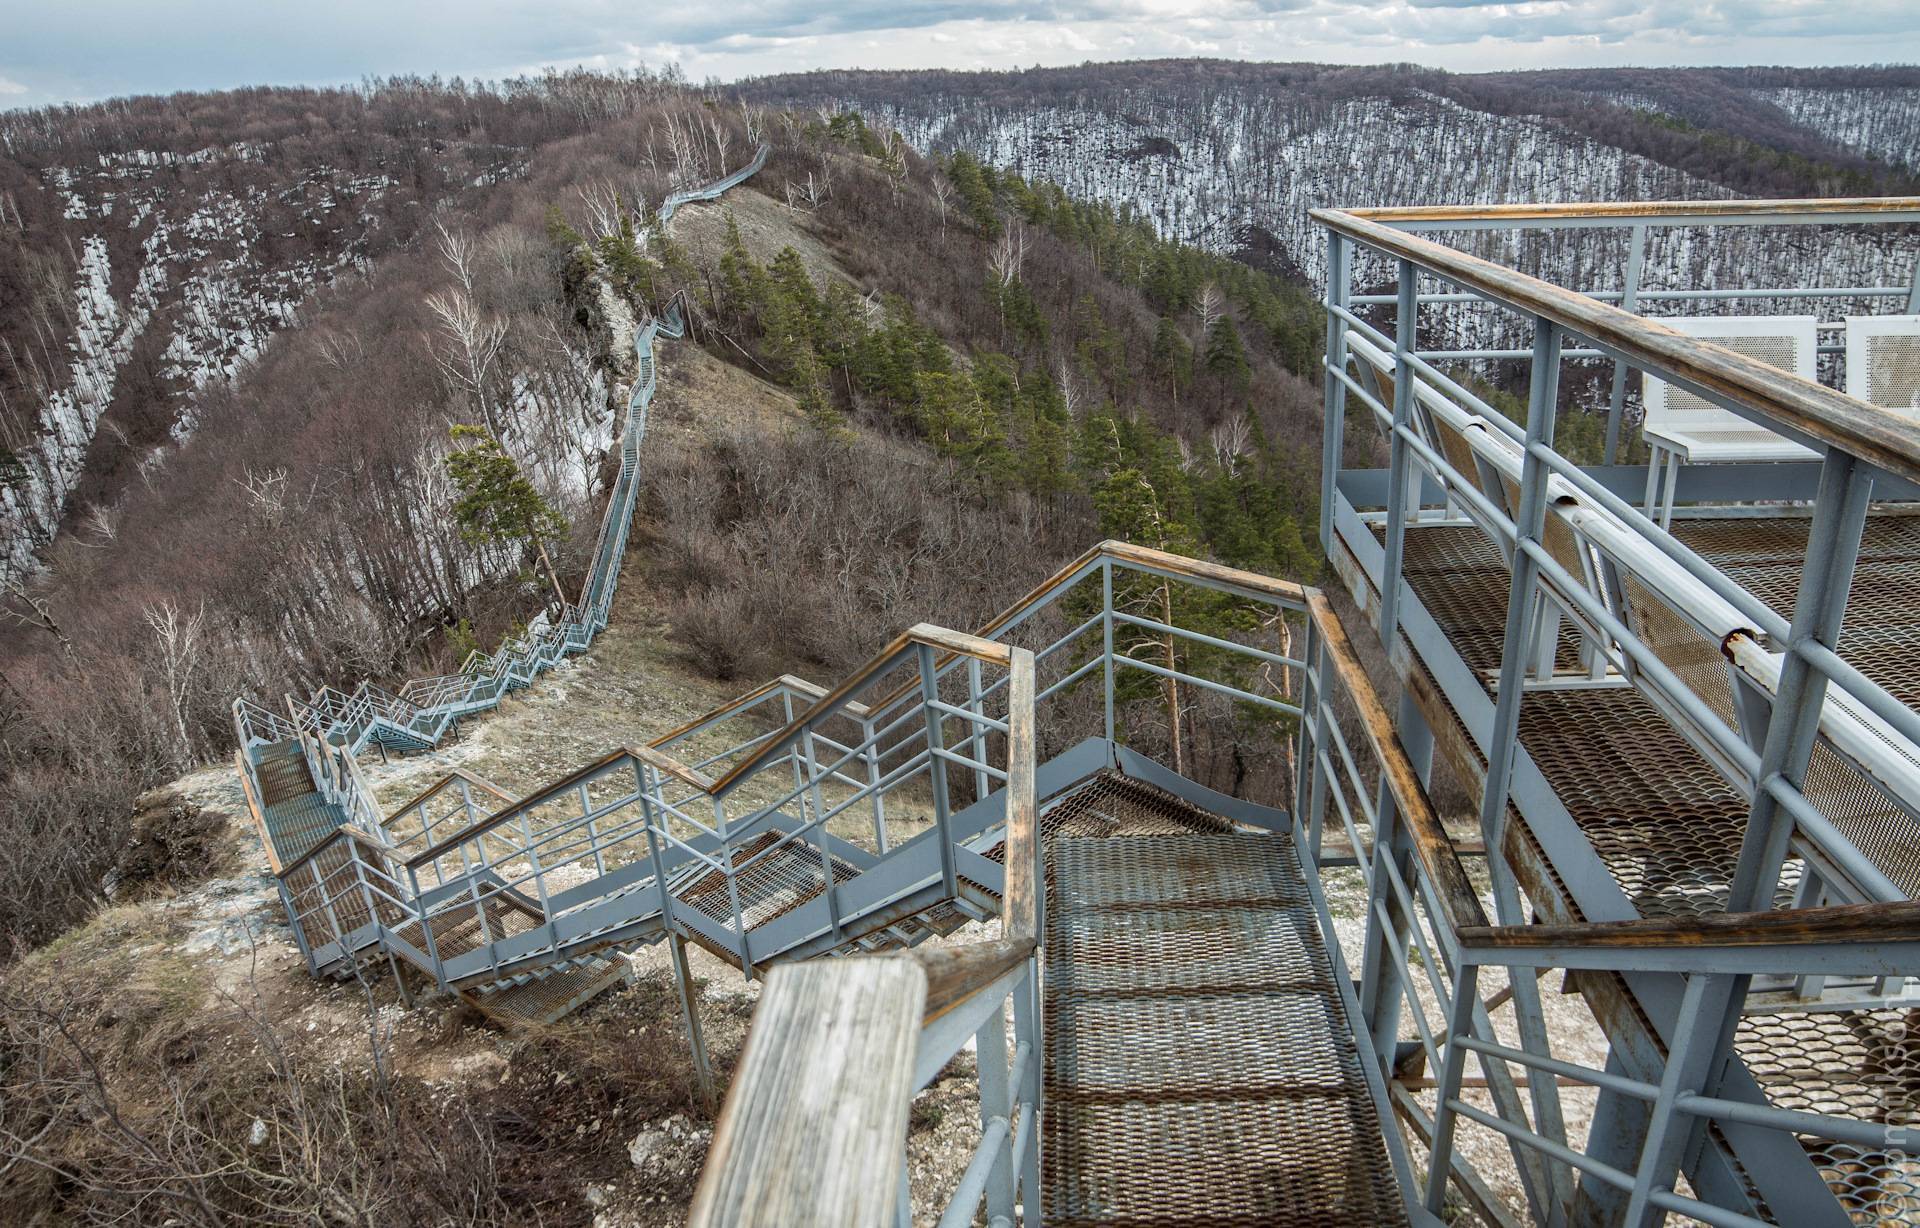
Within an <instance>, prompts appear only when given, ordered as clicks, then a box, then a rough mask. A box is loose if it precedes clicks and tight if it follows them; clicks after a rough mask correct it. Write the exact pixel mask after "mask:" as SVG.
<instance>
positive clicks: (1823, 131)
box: [1756, 88, 1920, 170]
mask: <svg viewBox="0 0 1920 1228" xmlns="http://www.w3.org/2000/svg"><path fill="white" fill-rule="evenodd" d="M1756 92H1757V93H1759V94H1760V96H1761V97H1763V98H1765V99H1766V100H1767V101H1768V102H1771V103H1773V104H1774V105H1775V106H1777V107H1779V108H1780V109H1781V110H1783V111H1785V112H1786V113H1787V114H1788V115H1791V116H1792V117H1793V119H1794V122H1796V123H1800V124H1805V125H1806V126H1807V127H1809V128H1812V129H1813V130H1814V131H1816V132H1818V133H1819V134H1820V135H1822V136H1824V137H1827V138H1829V139H1831V140H1834V141H1838V142H1839V143H1840V144H1842V145H1846V146H1848V147H1849V148H1852V149H1857V150H1859V151H1860V152H1861V153H1863V154H1868V155H1870V156H1872V157H1875V158H1878V159H1880V160H1881V161H1883V162H1897V163H1901V164H1903V165H1905V166H1907V167H1910V168H1913V169H1916V170H1920V90H1916V89H1900V88H1887V89H1875V88H1859V89H1830V90H1822V89H1777V90H1762V91H1756Z"/></svg>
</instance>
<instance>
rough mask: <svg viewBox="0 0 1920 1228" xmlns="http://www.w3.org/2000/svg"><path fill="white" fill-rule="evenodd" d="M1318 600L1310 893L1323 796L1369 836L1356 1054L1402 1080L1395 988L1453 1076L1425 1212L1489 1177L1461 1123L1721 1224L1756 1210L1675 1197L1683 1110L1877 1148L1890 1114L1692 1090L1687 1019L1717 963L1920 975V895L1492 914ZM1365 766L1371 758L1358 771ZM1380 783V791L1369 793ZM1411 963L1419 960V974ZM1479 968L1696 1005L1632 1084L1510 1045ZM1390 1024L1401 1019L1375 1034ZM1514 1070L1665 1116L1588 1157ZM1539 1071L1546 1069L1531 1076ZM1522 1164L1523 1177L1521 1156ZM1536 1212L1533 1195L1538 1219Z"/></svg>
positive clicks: (1305, 789) (1306, 809) (1645, 1210)
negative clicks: (1498, 1027)
mask: <svg viewBox="0 0 1920 1228" xmlns="http://www.w3.org/2000/svg"><path fill="white" fill-rule="evenodd" d="M1309 608H1310V611H1311V615H1312V617H1311V624H1310V644H1309V648H1308V655H1309V660H1310V666H1309V672H1308V688H1309V690H1308V693H1309V695H1310V696H1311V700H1310V703H1309V708H1310V711H1309V716H1308V719H1307V720H1305V721H1303V722H1302V726H1301V735H1300V736H1301V744H1302V749H1301V761H1302V762H1303V763H1308V764H1311V765H1312V768H1311V775H1310V776H1308V777H1306V778H1304V779H1302V780H1301V781H1300V784H1299V788H1300V795H1299V803H1298V804H1299V807H1300V808H1299V810H1297V811H1296V813H1297V814H1298V815H1299V816H1300V817H1299V818H1298V819H1297V820H1296V821H1297V822H1300V823H1302V824H1304V825H1305V832H1306V838H1305V839H1304V841H1303V849H1304V850H1305V851H1306V853H1307V854H1308V855H1307V857H1306V858H1305V861H1306V864H1307V865H1308V866H1309V868H1310V871H1311V873H1310V877H1311V878H1312V879H1313V880H1314V882H1315V884H1316V886H1315V890H1316V892H1318V891H1319V888H1318V886H1317V883H1318V880H1319V877H1320V875H1321V874H1322V871H1321V869H1320V867H1319V858H1320V848H1321V835H1320V833H1321V829H1322V824H1323V822H1324V812H1325V810H1326V808H1327V804H1328V802H1329V800H1331V801H1333V802H1335V803H1336V807H1337V809H1338V811H1339V817H1340V821H1341V822H1342V823H1343V824H1344V825H1345V829H1346V834H1347V838H1348V840H1349V842H1350V846H1351V847H1352V848H1354V849H1356V850H1360V849H1362V848H1365V847H1368V846H1370V855H1365V856H1362V857H1361V858H1360V860H1359V864H1358V872H1359V874H1360V877H1361V881H1362V883H1363V884H1364V886H1365V887H1366V894H1367V915H1368V921H1369V926H1368V935H1367V945H1366V954H1365V958H1364V960H1363V963H1362V966H1361V968H1360V970H1359V977H1358V981H1359V984H1360V985H1361V987H1362V989H1361V994H1362V997H1361V1002H1362V1012H1361V1015H1360V1016H1359V1017H1357V1018H1356V1023H1357V1024H1358V1026H1359V1027H1360V1029H1361V1030H1362V1031H1363V1033H1367V1034H1366V1035H1363V1037H1362V1051H1363V1052H1365V1053H1372V1054H1374V1055H1376V1060H1378V1061H1379V1062H1380V1063H1381V1067H1380V1074H1381V1076H1382V1077H1383V1078H1385V1079H1389V1080H1390V1079H1392V1078H1394V1077H1395V1074H1396V1066H1395V1063H1394V1055H1395V1048H1396V1042H1397V1038H1398V1027H1397V1022H1396V1021H1397V1020H1398V1018H1399V1014H1398V1012H1397V1011H1393V1010H1385V1009H1383V1008H1382V1003H1383V1001H1385V999H1386V998H1387V997H1389V996H1392V997H1393V998H1395V999H1396V1000H1397V1001H1398V1002H1399V1003H1400V1004H1401V1005H1402V1006H1404V1007H1405V1008H1406V1010H1407V1013H1408V1014H1409V1015H1410V1017H1411V1020H1412V1023H1413V1026H1414V1031H1415V1035H1416V1038H1417V1039H1416V1043H1417V1046H1418V1051H1419V1052H1420V1053H1421V1054H1422V1055H1423V1056H1424V1057H1425V1060H1426V1065H1427V1067H1428V1068H1429V1069H1432V1070H1437V1071H1440V1072H1441V1074H1440V1081H1439V1104H1440V1108H1439V1109H1438V1111H1437V1112H1436V1113H1435V1114H1434V1117H1433V1120H1432V1122H1431V1123H1430V1124H1428V1125H1427V1127H1426V1132H1427V1133H1428V1134H1429V1137H1430V1139H1431V1146H1430V1156H1429V1166H1428V1170H1427V1171H1428V1177H1427V1185H1426V1189H1425V1193H1424V1201H1425V1204H1426V1207H1427V1209H1428V1210H1430V1211H1432V1212H1433V1213H1435V1214H1438V1213H1439V1211H1440V1209H1441V1206H1442V1203H1443V1202H1444V1197H1445V1187H1446V1183H1447V1181H1448V1180H1449V1179H1450V1178H1451V1179H1453V1180H1456V1181H1458V1182H1459V1185H1460V1190H1461V1192H1462V1194H1464V1195H1465V1196H1467V1197H1468V1198H1469V1199H1472V1198H1474V1197H1475V1196H1476V1195H1475V1193H1474V1188H1473V1187H1474V1184H1475V1182H1476V1181H1477V1175H1474V1174H1472V1173H1471V1170H1470V1166H1465V1164H1464V1161H1463V1160H1462V1158H1461V1157H1460V1156H1458V1155H1457V1154H1455V1152H1454V1148H1453V1132H1454V1130H1455V1128H1456V1122H1457V1121H1458V1119H1459V1118H1461V1117H1465V1118H1467V1119H1468V1120H1471V1121H1474V1122H1476V1123H1478V1124H1480V1125H1483V1126H1486V1127H1487V1128H1489V1129H1492V1130H1494V1131H1496V1132H1497V1133H1500V1134H1502V1135H1504V1136H1506V1137H1507V1138H1508V1139H1509V1140H1510V1142H1511V1143H1512V1144H1513V1145H1514V1146H1515V1147H1516V1148H1517V1149H1519V1152H1520V1154H1521V1155H1522V1156H1525V1157H1533V1158H1538V1159H1543V1160H1551V1161H1553V1162H1556V1163H1559V1164H1563V1165H1566V1166H1568V1167H1570V1168H1572V1169H1574V1170H1577V1171H1580V1172H1583V1173H1587V1174H1591V1175H1593V1176H1594V1177H1596V1178H1597V1179H1599V1180H1601V1181H1603V1182H1605V1183H1608V1184H1610V1185H1612V1186H1615V1187H1617V1188H1619V1189H1621V1190H1622V1191H1623V1192H1625V1193H1627V1194H1628V1195H1629V1213H1628V1216H1627V1220H1626V1222H1628V1223H1631V1224H1640V1223H1642V1222H1643V1221H1644V1219H1645V1217H1646V1216H1648V1215H1650V1214H1652V1213H1653V1211H1655V1210H1658V1211H1671V1212H1675V1213H1679V1214H1684V1215H1690V1216H1693V1217H1695V1218H1697V1219H1700V1220H1702V1221H1704V1222H1708V1223H1715V1224H1721V1223H1725V1224H1752V1223H1759V1222H1762V1221H1760V1220H1757V1219H1755V1218H1753V1217H1751V1216H1747V1215H1745V1214H1744V1213H1740V1212H1734V1211H1729V1210H1728V1209H1727V1208H1725V1207H1721V1206H1717V1205H1714V1204H1711V1203H1708V1202H1704V1201H1702V1200H1700V1199H1697V1198H1689V1197H1683V1196H1681V1195H1678V1194H1676V1193H1674V1192H1673V1190H1672V1185H1673V1182H1674V1179H1675V1175H1676V1174H1677V1172H1678V1164H1679V1154H1680V1153H1679V1150H1678V1149H1677V1147H1676V1145H1675V1140H1676V1139H1680V1140H1684V1138H1685V1137H1686V1135H1687V1133H1688V1131H1689V1129H1690V1128H1692V1127H1690V1125H1689V1121H1698V1122H1704V1121H1709V1120H1711V1121H1714V1122H1738V1123H1741V1124H1744V1125H1746V1126H1751V1127H1756V1128H1759V1129H1765V1130H1775V1131H1782V1132H1787V1133H1789V1134H1792V1135H1794V1136H1810V1137H1817V1138H1823V1139H1828V1140H1832V1141H1837V1142H1858V1141H1859V1140H1861V1139H1869V1138H1870V1139H1872V1140H1874V1143H1875V1145H1886V1144H1885V1140H1886V1138H1887V1135H1886V1131H1887V1129H1888V1128H1889V1127H1888V1125H1887V1124H1886V1123H1884V1122H1878V1121H1870V1120H1864V1119H1861V1118H1855V1117H1848V1116H1844V1115H1840V1114H1811V1113H1799V1112H1787V1111H1784V1110H1777V1109H1771V1108H1768V1107H1766V1106H1764V1105H1756V1104H1750V1103H1746V1102H1734V1101H1729V1100H1726V1099H1724V1098H1718V1097H1715V1096H1712V1095H1707V1094H1703V1093H1701V1092H1700V1090H1699V1086H1698V1084H1696V1085H1695V1086H1691V1087H1690V1086H1689V1085H1688V1082H1687V1080H1688V1079H1689V1078H1695V1079H1697V1078H1698V1075H1697V1073H1692V1072H1694V1067H1693V1066H1692V1065H1690V1064H1689V1055H1688V1053H1687V1051H1686V1049H1685V1044H1686V1038H1688V1037H1691V1036H1693V1035H1694V1030H1693V1028H1692V1027H1690V1026H1689V1025H1691V1024H1693V1023H1696V1022H1698V1016H1699V1014H1700V1012H1702V1011H1704V1010H1705V1009H1706V1008H1707V1007H1706V1003H1705V1000H1704V997H1703V994H1704V988H1703V987H1704V986H1705V985H1706V984H1707V983H1708V981H1709V980H1710V978H1712V977H1714V976H1716V975H1725V974H1748V975H1750V974H1756V973H1769V974H1789V975H1836V974H1841V973H1849V974H1858V975H1865V976H1874V977H1881V976H1908V975H1914V974H1920V903H1915V902H1902V903H1898V904H1884V905H1864V906H1840V907H1822V908H1799V909H1790V910H1775V911H1766V912H1756V913H1745V914H1727V915H1720V916H1711V917H1706V918H1699V919H1689V920H1684V921H1681V920H1671V919H1666V918H1656V919H1643V920H1633V921H1618V922H1597V923H1584V924H1568V925H1543V924H1529V925H1494V924H1489V923H1488V922H1487V919H1486V915H1485V910H1484V907H1483V905H1482V904H1481V902H1480V899H1479V896H1478V892H1477V891H1476V890H1475V889H1474V887H1473V886H1472V884H1471V880H1470V879H1469V877H1468V876H1467V874H1466V872H1465V870H1464V867H1463V866H1462V865H1461V863H1460V860H1459V857H1458V854H1457V850H1456V847H1455V842H1454V840H1453V839H1452V838H1451V837H1450V836H1449V835H1448V833H1447V831H1446V829H1445V827H1444V825H1443V824H1442V823H1441V821H1440V819H1439V817H1438V814H1437V812H1436V811H1435V809H1434V807H1433V805H1432V802H1431V800H1430V798H1429V797H1428V795H1427V792H1426V787H1425V785H1424V783H1423V781H1422V779H1421V773H1420V771H1419V770H1418V769H1417V768H1416V767H1415V765H1414V762H1413V760H1412V758H1411V757H1410V756H1409V754H1408V753H1407V751H1406V749H1405V747H1404V745H1403V744H1402V742H1401V740H1400V737H1399V735H1398V733H1397V732H1396V731H1395V728H1394V724H1393V721H1392V719H1391V718H1390V717H1389V715H1388V714H1387V712H1386V710H1385V708H1384V707H1383V706H1382V705H1381V704H1380V702H1379V699H1378V697H1377V696H1376V695H1375V694H1374V691H1373V688H1372V684H1371V683H1370V681H1369V680H1368V678H1367V676H1366V674H1365V672H1364V670H1363V669H1362V667H1361V666H1360V664H1359V662H1358V660H1357V658H1356V657H1355V655H1354V653H1353V650H1352V648H1351V645H1350V644H1349V642H1348V640H1347V637H1346V633H1345V631H1344V629H1343V628H1342V627H1341V625H1340V623H1339V621H1338V618H1337V616H1336V615H1335V614H1334V613H1333V611H1332V609H1331V607H1330V606H1328V605H1327V604H1326V602H1325V600H1324V598H1321V597H1319V596H1318V595H1317V594H1316V595H1314V596H1313V597H1311V598H1310V599H1309ZM1336 696H1337V697H1339V698H1340V699H1341V700H1343V701H1344V707H1345V708H1346V709H1347V710H1348V711H1350V712H1351V714H1352V719H1353V720H1354V721H1356V722H1357V724H1358V726H1359V729H1360V732H1361V734H1362V738H1363V741H1362V745H1363V747H1364V748H1365V750H1366V751H1367V752H1368V754H1367V757H1365V758H1364V759H1360V760H1358V761H1356V756H1355V754H1354V751H1353V746H1352V744H1351V743H1350V742H1349V740H1348V738H1347V736H1346V733H1345V731H1344V729H1343V727H1342V712H1341V710H1340V708H1338V707H1336V705H1335V703H1334V700H1335V698H1336ZM1362 764H1364V765H1365V767H1366V769H1367V770H1365V771H1363V770H1362ZM1376 787H1377V789H1378V800H1377V801H1371V800H1369V797H1370V794H1372V793H1373V791H1374V789H1375V788H1376ZM1356 813H1357V814H1358V815H1359V816H1361V817H1362V818H1364V820H1365V823H1366V826H1367V827H1368V828H1369V829H1370V830H1369V831H1368V833H1367V837H1370V839H1369V838H1367V837H1363V836H1362V834H1361V831H1360V826H1361V824H1360V823H1359V822H1358V821H1356V818H1355V815H1356ZM1490 851H1491V850H1490ZM1322 911H1323V925H1325V926H1327V927H1328V929H1327V932H1328V933H1332V932H1333V931H1332V929H1331V926H1332V917H1331V915H1330V914H1327V913H1325V911H1324V909H1323V910H1322ZM1416 967H1417V968H1419V969H1420V970H1421V971H1420V972H1416V971H1415V968H1416ZM1485 967H1498V968H1503V969H1506V970H1507V972H1508V975H1509V978H1510V983H1517V982H1516V981H1514V979H1513V978H1518V977H1528V976H1529V975H1530V972H1531V971H1532V970H1545V969H1550V968H1566V969H1585V970H1593V971H1598V972H1607V973H1620V974H1631V973H1635V972H1680V973H1682V974H1684V975H1685V976H1686V977H1687V984H1688V989H1687V995H1686V996H1687V1003H1688V1004H1687V1005H1684V1006H1683V1009H1682V1012H1681V1018H1680V1019H1679V1020H1678V1022H1677V1025H1676V1028H1675V1035H1676V1037H1678V1038H1681V1039H1679V1040H1677V1041H1676V1042H1675V1044H1674V1045H1673V1046H1671V1047H1670V1048H1669V1051H1668V1052H1667V1053H1666V1054H1665V1056H1664V1059H1663V1060H1664V1061H1665V1063H1666V1069H1667V1071H1668V1072H1669V1077H1663V1078H1662V1079H1661V1080H1660V1081H1658V1082H1649V1081H1644V1080H1634V1079H1631V1078H1627V1077H1625V1076H1623V1075H1620V1074H1618V1073H1615V1072H1611V1071H1600V1070H1594V1069H1590V1068H1587V1067H1582V1066H1577V1065H1575V1064H1572V1063H1568V1062H1565V1061H1561V1060H1558V1059H1554V1058H1553V1057H1552V1056H1551V1055H1550V1053H1548V1052H1546V1051H1544V1050H1543V1049H1542V1048H1540V1047H1537V1046H1534V1045H1532V1044H1527V1045H1525V1046H1523V1047H1520V1048H1515V1047H1512V1046H1510V1045H1507V1044H1504V1043H1501V1042H1500V1041H1499V1038H1498V1036H1497V1034H1496V1032H1495V1030H1494V1028H1493V1025H1492V1022H1491V1019H1490V1017H1489V1014H1488V1009H1487V1004H1486V1003H1484V1002H1482V1001H1481V999H1480V997H1479V996H1478V994H1479V982H1478V975H1479V971H1480V969H1482V968H1485ZM1381 1027H1387V1028H1392V1029H1393V1031H1392V1032H1390V1033H1387V1034H1384V1035H1382V1034H1374V1030H1375V1029H1378V1028H1381ZM1468 1053H1473V1054H1476V1055H1478V1056H1479V1057H1480V1059H1481V1064H1482V1067H1483V1069H1484V1071H1485V1073H1486V1076H1487V1085H1488V1087H1489V1089H1490V1090H1491V1092H1492V1093H1493V1096H1494V1101H1495V1110H1494V1112H1491V1113H1489V1112H1487V1111H1485V1110H1484V1109H1481V1108H1477V1107H1475V1106H1472V1105H1469V1104H1467V1103H1465V1102H1464V1101H1462V1100H1461V1098H1460V1096H1461V1093H1460V1089H1461V1087H1462V1086H1463V1079H1464V1075H1465V1057H1466V1055H1467V1054H1468ZM1511 1065H1519V1066H1522V1067H1525V1068H1528V1069H1531V1070H1533V1071H1534V1072H1536V1075H1537V1076H1538V1075H1546V1076H1552V1077H1558V1078H1567V1079H1573V1080H1576V1081H1579V1082H1584V1083H1586V1084H1588V1085H1589V1086H1593V1087H1596V1088H1604V1089H1610V1090H1613V1091H1615V1092H1620V1093H1623V1094H1626V1095H1630V1096H1632V1097H1635V1098H1637V1099H1641V1100H1644V1101H1646V1102H1648V1103H1650V1104H1652V1105H1653V1106H1654V1122H1655V1126H1654V1129H1653V1131H1652V1133H1651V1134H1650V1136H1649V1138H1648V1141H1647V1143H1646V1146H1645V1147H1644V1148H1643V1149H1642V1151H1641V1155H1640V1162H1639V1165H1638V1167H1636V1168H1635V1169H1634V1170H1633V1171H1630V1172H1629V1171H1626V1170H1623V1169H1620V1168H1618V1167H1615V1166H1613V1165H1609V1164H1607V1163H1605V1162H1604V1161H1602V1160H1599V1159H1596V1158H1594V1157H1591V1156H1588V1155H1583V1154H1581V1153H1580V1152H1578V1151H1577V1150H1575V1149H1573V1148H1572V1147H1570V1146H1569V1145H1568V1143H1567V1140H1566V1138H1565V1136H1564V1134H1563V1133H1561V1132H1559V1131H1557V1130H1551V1129H1548V1128H1544V1127H1542V1126H1540V1125H1537V1124H1535V1122H1537V1121H1538V1114H1537V1105H1536V1118H1535V1122H1529V1120H1528V1115H1527V1113H1526V1111H1525V1109H1524V1108H1523V1107H1522V1105H1521V1102H1520V1099H1519V1096H1518V1091H1517V1088H1518V1081H1517V1080H1516V1079H1515V1078H1514V1076H1513V1074H1512V1072H1511V1070H1510V1066H1511ZM1543 1082H1545V1080H1543V1079H1541V1078H1538V1077H1536V1078H1535V1079H1534V1080H1533V1082H1532V1086H1535V1087H1538V1086H1540V1085H1541V1084H1542V1083H1543ZM1517 1158H1518V1157H1517ZM1463 1167H1466V1168H1467V1171H1465V1172H1463V1171H1462V1169H1463ZM1522 1167H1523V1172H1524V1171H1525V1169H1526V1167H1527V1166H1526V1162H1525V1160H1524V1159H1523V1160H1522ZM1539 1171H1540V1170H1539V1168H1538V1166H1537V1165H1536V1167H1535V1169H1534V1173H1535V1177H1534V1180H1536V1181H1543V1178H1541V1177H1539V1176H1538V1173H1539ZM1530 1192H1533V1191H1530ZM1534 1196H1535V1197H1536V1198H1543V1197H1544V1196H1543V1195H1541V1194H1538V1193H1534ZM1540 1212H1541V1208H1540V1206H1539V1204H1538V1203H1536V1214H1540ZM1546 1218H1551V1216H1546Z"/></svg>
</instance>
